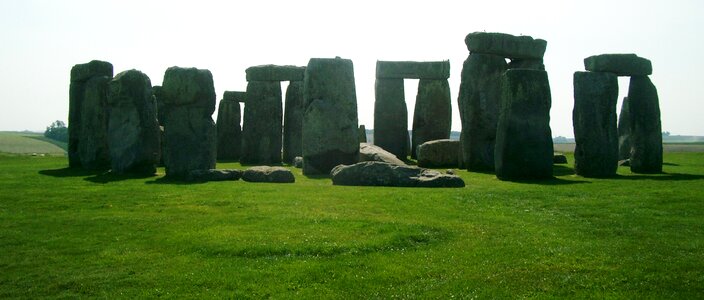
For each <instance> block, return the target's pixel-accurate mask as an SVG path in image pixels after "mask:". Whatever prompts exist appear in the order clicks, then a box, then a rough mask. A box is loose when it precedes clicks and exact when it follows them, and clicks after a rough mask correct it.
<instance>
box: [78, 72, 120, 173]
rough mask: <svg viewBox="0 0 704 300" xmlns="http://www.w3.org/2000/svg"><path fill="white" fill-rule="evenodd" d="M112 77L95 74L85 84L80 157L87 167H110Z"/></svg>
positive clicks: (81, 117)
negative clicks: (109, 135) (110, 96)
mask: <svg viewBox="0 0 704 300" xmlns="http://www.w3.org/2000/svg"><path fill="white" fill-rule="evenodd" d="M108 82H110V77H108V76H94V77H91V78H90V79H88V81H86V82H85V83H83V84H82V85H83V95H82V101H81V107H80V120H81V122H80V123H78V124H77V126H76V125H74V126H75V127H76V128H78V158H79V162H80V166H81V167H83V168H84V169H87V170H103V169H107V168H109V167H110V143H109V140H108V117H109V115H108V110H109V108H108V101H107V98H108ZM70 126H71V124H69V127H70Z"/></svg>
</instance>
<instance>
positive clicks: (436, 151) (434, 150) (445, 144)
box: [418, 139, 460, 168]
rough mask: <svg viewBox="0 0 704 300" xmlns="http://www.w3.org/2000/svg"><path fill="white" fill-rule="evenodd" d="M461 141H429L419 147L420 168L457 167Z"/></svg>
mask: <svg viewBox="0 0 704 300" xmlns="http://www.w3.org/2000/svg"><path fill="white" fill-rule="evenodd" d="M459 151H460V141H453V140H449V139H442V140H434V141H428V142H425V143H423V144H421V145H420V146H418V166H419V167H423V168H443V167H457V166H458V161H457V160H458V158H459V155H458V153H459Z"/></svg>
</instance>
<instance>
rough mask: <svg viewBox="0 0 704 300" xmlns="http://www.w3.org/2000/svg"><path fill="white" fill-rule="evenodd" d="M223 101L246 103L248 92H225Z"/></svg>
mask: <svg viewBox="0 0 704 300" xmlns="http://www.w3.org/2000/svg"><path fill="white" fill-rule="evenodd" d="M222 99H223V100H231V101H235V102H240V103H245V100H246V99H247V92H237V91H225V92H224V93H223V94H222Z"/></svg>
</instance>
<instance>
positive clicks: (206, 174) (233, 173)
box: [186, 169, 242, 182]
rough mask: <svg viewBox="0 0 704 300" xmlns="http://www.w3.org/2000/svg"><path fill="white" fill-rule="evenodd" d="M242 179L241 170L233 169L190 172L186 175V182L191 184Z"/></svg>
mask: <svg viewBox="0 0 704 300" xmlns="http://www.w3.org/2000/svg"><path fill="white" fill-rule="evenodd" d="M241 177H242V170H235V169H209V170H192V171H190V172H189V173H188V177H187V178H186V180H188V181H193V182H207V181H228V180H239V179H240V178H241Z"/></svg>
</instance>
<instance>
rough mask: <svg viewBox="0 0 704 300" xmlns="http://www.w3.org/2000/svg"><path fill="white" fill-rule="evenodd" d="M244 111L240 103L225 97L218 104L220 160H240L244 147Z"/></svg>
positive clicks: (218, 147)
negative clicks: (241, 124) (242, 122)
mask: <svg viewBox="0 0 704 300" xmlns="http://www.w3.org/2000/svg"><path fill="white" fill-rule="evenodd" d="M241 120H242V113H241V109H240V103H239V102H237V101H236V100H235V99H232V98H225V97H223V99H222V100H220V105H219V106H218V121H217V123H216V124H215V125H216V127H217V137H218V146H217V149H218V157H217V159H218V160H238V159H240V151H241V149H242V128H241V126H240V122H241Z"/></svg>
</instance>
